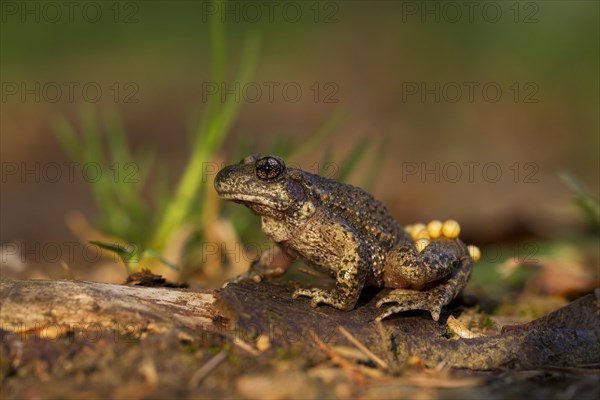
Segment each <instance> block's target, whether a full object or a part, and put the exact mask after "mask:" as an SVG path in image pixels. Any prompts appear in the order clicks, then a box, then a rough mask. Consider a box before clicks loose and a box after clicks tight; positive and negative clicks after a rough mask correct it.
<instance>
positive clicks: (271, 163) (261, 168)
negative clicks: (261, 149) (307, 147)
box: [256, 157, 283, 179]
mask: <svg viewBox="0 0 600 400" xmlns="http://www.w3.org/2000/svg"><path fill="white" fill-rule="evenodd" d="M282 171H283V166H282V165H281V163H280V162H279V160H277V159H275V158H273V157H265V158H261V159H260V160H258V161H257V162H256V175H257V176H258V177H259V178H260V179H275V178H277V177H278V176H279V175H281V172H282Z"/></svg>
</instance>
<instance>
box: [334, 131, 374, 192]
mask: <svg viewBox="0 0 600 400" xmlns="http://www.w3.org/2000/svg"><path fill="white" fill-rule="evenodd" d="M369 140H370V139H369V138H363V139H362V140H361V141H360V142H359V143H358V144H357V145H356V146H354V149H352V152H351V153H350V155H349V156H348V157H347V158H346V159H345V160H344V162H343V163H342V165H341V166H340V169H339V173H338V176H337V180H338V181H339V182H346V180H347V179H348V177H349V176H350V174H351V173H352V172H353V171H354V169H355V168H356V166H357V165H358V163H359V162H360V161H361V160H362V158H363V157H364V155H365V154H366V152H367V150H368V148H369Z"/></svg>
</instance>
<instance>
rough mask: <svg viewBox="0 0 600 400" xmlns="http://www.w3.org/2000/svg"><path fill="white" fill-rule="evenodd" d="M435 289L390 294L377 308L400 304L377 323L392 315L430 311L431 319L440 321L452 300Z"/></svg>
mask: <svg viewBox="0 0 600 400" xmlns="http://www.w3.org/2000/svg"><path fill="white" fill-rule="evenodd" d="M446 294H448V293H447V292H444V291H443V290H440V289H438V288H433V289H431V290H425V291H421V290H412V289H396V290H393V291H391V292H390V293H388V295H387V296H385V297H384V298H383V299H381V300H379V301H378V302H377V307H378V308H379V307H381V306H382V305H383V304H385V303H392V302H394V303H398V304H397V305H394V306H391V307H390V308H388V309H387V310H385V311H384V312H382V313H381V314H379V315H378V316H377V318H376V320H377V321H381V320H382V319H384V318H386V317H389V316H390V315H392V314H396V313H399V312H403V311H411V310H429V312H430V313H431V318H433V320H434V321H437V320H439V319H440V313H441V312H442V307H443V306H445V305H446V304H447V303H449V302H450V300H452V298H451V297H450V294H448V295H446Z"/></svg>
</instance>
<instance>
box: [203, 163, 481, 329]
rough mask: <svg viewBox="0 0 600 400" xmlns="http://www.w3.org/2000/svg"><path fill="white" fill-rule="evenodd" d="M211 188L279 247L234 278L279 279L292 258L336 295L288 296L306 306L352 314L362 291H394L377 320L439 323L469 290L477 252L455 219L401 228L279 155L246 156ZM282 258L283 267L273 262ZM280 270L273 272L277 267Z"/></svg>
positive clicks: (363, 198) (363, 195)
mask: <svg viewBox="0 0 600 400" xmlns="http://www.w3.org/2000/svg"><path fill="white" fill-rule="evenodd" d="M214 185H215V189H216V191H217V193H218V194H219V196H220V197H221V198H222V199H224V200H231V201H235V202H238V203H241V204H243V205H245V206H246V207H248V208H249V209H250V210H252V211H253V212H254V213H256V214H257V215H259V216H260V221H261V228H262V230H263V231H264V232H265V234H267V235H268V236H269V237H270V238H271V239H272V240H273V241H274V242H275V243H276V247H274V248H273V249H271V250H269V251H267V252H265V253H264V254H263V256H261V257H260V258H259V259H258V260H256V261H255V262H254V263H253V264H252V266H251V268H250V271H249V272H248V273H246V274H244V275H242V276H241V277H239V278H238V279H247V278H248V279H256V280H260V279H263V278H270V277H274V276H278V275H281V274H283V273H284V272H285V271H286V269H287V268H288V267H289V265H291V261H293V260H294V259H296V258H300V259H302V260H304V261H305V262H306V263H307V264H308V265H310V266H312V267H313V268H315V269H317V270H320V271H322V272H325V273H327V274H329V275H330V276H331V277H333V278H334V279H335V287H334V288H333V289H323V288H300V289H297V290H296V291H295V292H294V294H293V297H294V298H297V297H300V296H303V297H308V298H310V305H311V306H313V307H316V306H317V305H319V304H327V305H329V306H332V307H335V308H337V309H340V310H351V309H353V308H354V306H355V304H356V301H357V300H358V297H359V295H360V293H361V291H362V289H363V287H365V286H375V287H388V288H391V289H393V290H392V291H391V292H389V293H388V294H387V295H385V296H384V297H383V298H382V299H381V300H379V301H378V302H377V307H381V306H382V305H383V304H387V303H395V304H394V305H392V306H391V307H389V308H387V309H386V310H385V311H383V312H382V313H381V314H380V315H378V317H377V319H378V320H381V319H383V318H386V317H388V316H390V315H392V314H395V313H399V312H403V311H408V310H429V312H430V313H431V317H432V318H433V319H434V320H436V321H437V320H438V319H439V317H440V312H441V309H442V307H443V306H445V305H446V304H448V303H449V302H450V301H451V300H452V299H453V298H454V297H456V296H457V294H458V293H459V292H460V291H461V290H462V288H463V287H464V286H465V285H466V284H467V281H468V279H469V276H470V274H471V269H472V264H473V261H476V260H477V259H478V258H479V250H478V249H477V248H476V247H475V246H466V245H465V244H464V243H463V242H462V241H461V240H460V239H459V238H458V234H459V232H460V226H459V225H458V223H456V222H455V221H453V220H449V221H446V222H443V223H442V222H440V221H432V222H430V223H429V224H427V225H425V224H416V225H412V226H407V227H404V228H403V227H402V226H401V225H400V224H399V223H398V222H396V220H395V219H394V218H393V217H392V215H391V214H390V212H389V211H388V209H387V208H386V207H385V205H384V204H383V203H382V202H380V201H379V200H376V199H375V198H374V197H373V196H372V195H371V194H369V193H367V192H366V191H364V190H362V189H360V188H358V187H355V186H352V185H348V184H343V183H339V182H337V181H335V180H332V179H328V178H324V177H322V176H319V175H316V174H312V173H309V172H306V171H303V170H300V169H296V168H288V167H286V165H285V163H284V161H283V160H282V159H281V158H279V157H277V156H264V157H262V156H258V155H250V156H248V157H245V158H244V159H243V160H242V161H241V162H240V163H239V164H234V165H230V166H227V167H225V168H223V169H222V170H221V171H219V173H218V174H217V176H216V177H215V183H214ZM274 252H275V253H276V252H284V253H285V254H286V255H287V256H288V257H287V260H288V261H289V262H287V263H283V265H282V263H281V262H279V263H273V262H272V261H273V260H274V257H273V254H274ZM275 264H277V265H275Z"/></svg>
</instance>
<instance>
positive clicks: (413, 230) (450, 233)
mask: <svg viewBox="0 0 600 400" xmlns="http://www.w3.org/2000/svg"><path fill="white" fill-rule="evenodd" d="M404 230H405V231H406V232H407V233H408V234H409V235H410V237H412V238H413V240H414V241H415V247H416V248H417V251H419V252H422V251H423V249H425V247H427V245H428V244H429V242H430V241H431V240H435V239H439V238H440V237H442V236H444V237H446V238H448V239H456V238H457V237H458V235H459V234H460V225H459V223H458V222H456V221H455V220H453V219H449V220H447V221H444V222H442V221H438V220H433V221H431V222H430V223H428V224H427V225H425V224H423V223H418V224H414V225H407V226H405V227H404ZM467 249H468V250H469V255H470V256H471V259H472V260H473V261H477V260H479V259H480V258H481V251H479V248H478V247H477V246H473V245H469V246H467Z"/></svg>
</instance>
